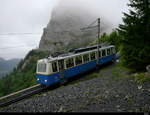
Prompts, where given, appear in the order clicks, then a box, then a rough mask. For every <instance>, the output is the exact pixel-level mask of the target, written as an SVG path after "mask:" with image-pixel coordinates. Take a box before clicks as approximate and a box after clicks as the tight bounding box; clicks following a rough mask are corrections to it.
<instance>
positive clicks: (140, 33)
mask: <svg viewBox="0 0 150 115" xmlns="http://www.w3.org/2000/svg"><path fill="white" fill-rule="evenodd" d="M128 6H130V7H131V8H132V10H131V9H130V10H129V14H127V13H124V17H123V22H124V24H120V25H119V29H118V31H119V33H120V34H121V36H122V39H121V44H122V49H121V54H122V62H123V64H124V65H125V66H126V67H128V68H130V69H134V70H144V69H145V66H147V65H148V64H150V0H130V4H128Z"/></svg>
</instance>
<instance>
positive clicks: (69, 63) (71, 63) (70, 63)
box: [66, 58, 74, 68]
mask: <svg viewBox="0 0 150 115" xmlns="http://www.w3.org/2000/svg"><path fill="white" fill-rule="evenodd" d="M73 66H74V62H73V58H69V59H67V60H66V68H70V67H73Z"/></svg>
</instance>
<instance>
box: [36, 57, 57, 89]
mask: <svg viewBox="0 0 150 115" xmlns="http://www.w3.org/2000/svg"><path fill="white" fill-rule="evenodd" d="M51 71H52V70H51V63H50V62H49V60H48V59H41V60H38V62H37V68H36V78H37V82H38V83H39V84H42V85H45V86H50V85H52V84H54V83H55V82H56V80H54V77H53V75H52V74H51V73H52V72H51Z"/></svg>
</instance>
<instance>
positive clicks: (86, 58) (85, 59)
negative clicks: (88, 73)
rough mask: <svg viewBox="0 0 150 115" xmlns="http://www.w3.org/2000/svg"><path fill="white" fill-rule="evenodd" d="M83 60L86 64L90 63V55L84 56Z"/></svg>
mask: <svg viewBox="0 0 150 115" xmlns="http://www.w3.org/2000/svg"><path fill="white" fill-rule="evenodd" d="M83 60H84V63H86V62H88V61H89V54H84V55H83Z"/></svg>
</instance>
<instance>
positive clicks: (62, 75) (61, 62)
mask: <svg viewBox="0 0 150 115" xmlns="http://www.w3.org/2000/svg"><path fill="white" fill-rule="evenodd" d="M58 68H59V75H60V83H61V84H65V83H66V82H67V80H66V79H65V73H64V69H65V66H64V59H62V60H58Z"/></svg>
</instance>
